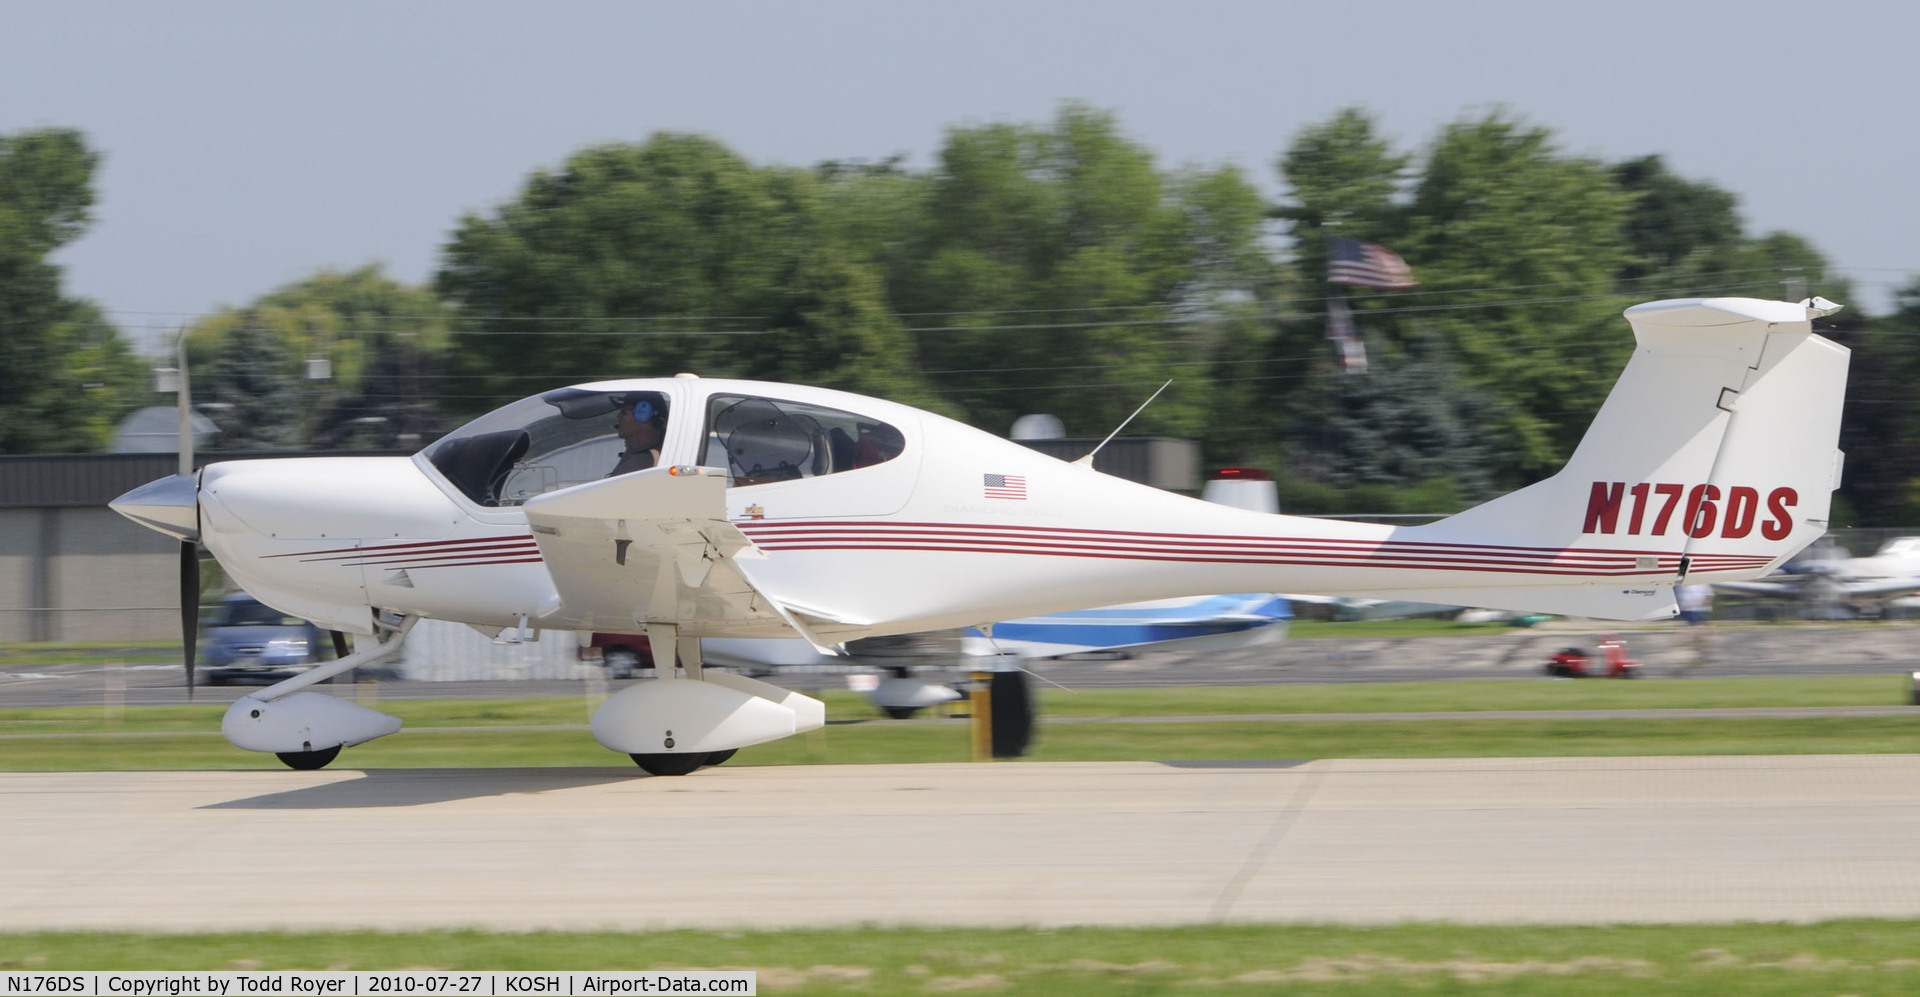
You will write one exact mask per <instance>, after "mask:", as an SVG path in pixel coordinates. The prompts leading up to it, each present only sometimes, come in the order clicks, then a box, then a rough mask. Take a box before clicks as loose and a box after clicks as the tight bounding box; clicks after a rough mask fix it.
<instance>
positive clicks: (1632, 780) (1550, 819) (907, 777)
mask: <svg viewBox="0 0 1920 997" xmlns="http://www.w3.org/2000/svg"><path fill="white" fill-rule="evenodd" d="M1916 840H1920V758H1915V757H1912V756H1899V755H1873V756H1811V757H1809V756H1796V757H1753V756H1743V757H1699V758H1694V757H1688V758H1572V759H1568V758H1531V759H1432V760H1328V761H1313V762H1286V761H1276V762H1266V763H1261V762H1251V763H1245V762H1243V763H1218V764H1207V763H1178V764H1157V763H1150V762H1127V763H997V764H983V765H913V766H904V765H865V766H801V767H764V768H730V767H727V766H722V767H719V768H716V769H709V770H706V771H703V772H701V773H699V774H697V775H694V776H690V777H686V778H680V779H668V778H645V777H641V776H638V775H636V774H635V773H634V771H633V770H632V769H631V768H606V769H598V768H595V769H522V770H512V769H508V770H503V769H471V770H431V771H429V770H409V771H367V772H359V771H353V770H342V771H333V770H328V771H322V772H312V773H302V772H290V771H289V772H168V773H131V772H112V773H5V774H0V841H4V842H5V844H6V852H7V861H5V862H4V863H0V930H7V931H25V930H47V929H69V928H73V929H77V928H132V929H147V930H160V931H199V930H227V929H235V930H238V929H249V930H250V929H265V928H276V927H278V928H292V929H323V928H352V927H372V928H386V929H405V928H421V927H427V926H475V927H482V928H490V929H501V930H527V929H539V928H555V929H573V930H578V929H589V928H621V929H662V928H677V927H709V928H779V927H795V926H822V925H862V924H921V925H1035V926H1049V925H1071V924H1106V925H1129V924H1187V923H1206V922H1234V921H1261V922H1266V921H1282V922H1288V921H1324V922H1342V923H1382V922H1393V921H1401V920H1407V919H1415V920H1446V921H1456V922H1467V923H1571V924H1599V923H1607V922H1686V921H1730V920H1763V921H1774V920H1784V921H1808V920H1815V919H1826V918H1839V917H1915V916H1920V850H1916V849H1915V848H1914V847H1913V842H1914V841H1916Z"/></svg>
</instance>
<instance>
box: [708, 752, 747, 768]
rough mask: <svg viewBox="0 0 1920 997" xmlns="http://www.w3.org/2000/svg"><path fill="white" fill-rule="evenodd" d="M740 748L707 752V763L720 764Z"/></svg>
mask: <svg viewBox="0 0 1920 997" xmlns="http://www.w3.org/2000/svg"><path fill="white" fill-rule="evenodd" d="M739 750H740V749H739V748H728V749H727V750H725V751H709V752H707V764H708V765H718V764H720V763H721V762H724V761H726V760H727V759H729V758H732V757H733V756H734V754H735V753H736V752H738V751H739Z"/></svg>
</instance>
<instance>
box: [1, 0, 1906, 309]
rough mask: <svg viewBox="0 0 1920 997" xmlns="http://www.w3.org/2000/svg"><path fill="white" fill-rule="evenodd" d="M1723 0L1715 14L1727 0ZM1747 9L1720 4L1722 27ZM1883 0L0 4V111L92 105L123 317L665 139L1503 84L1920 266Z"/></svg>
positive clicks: (1432, 109)
mask: <svg viewBox="0 0 1920 997" xmlns="http://www.w3.org/2000/svg"><path fill="white" fill-rule="evenodd" d="M1736 11H1737V14H1735V13H1732V12H1736ZM1734 17H1737V20H1732V19H1731V18H1734ZM1916 29H1920V7H1909V6H1907V5H1904V4H1887V3H1881V4H1864V3H1849V2H1841V3H1830V4H1825V5H1806V4H1788V3H1784V2H1777V0H1755V2H1751V3H1747V4H1740V5H1734V4H1726V3H1719V4H1691V3H1684V2H1675V3H1659V4H1654V3H1635V2H1626V3H1610V4H1585V5H1579V6H1578V7H1577V8H1575V7H1573V6H1571V5H1560V4H1541V3H1537V2H1535V3H1445V4H1432V3H1397V2H1393V0H1376V2H1373V3H1368V4H1348V5H1330V4H1294V3H1247V2H1206V0H1188V2H1184V3H1159V2H1153V3H1149V2H1124V0H1121V2H1113V3H1100V4H1094V3H1043V2H1032V0H1029V2H1014V3H1008V2H999V0H985V2H969V3H965V4H938V5H936V4H925V3H912V2H893V3H871V2H855V0H812V2H809V3H804V4H803V3H777V4H776V3H724V2H717V3H708V4H687V3H608V2H550V3H541V4H531V3H529V4H514V3H502V2H494V0H467V2H460V3H446V2H440V3H436V2H417V0H416V2H398V0H390V2H384V3H365V2H326V3H317V2H305V3H293V2H289V3H230V2H184V0H176V2H153V3H122V2H89V0H69V2H58V3H56V2H43V0H9V2H7V3H5V4H0V132H12V131H17V130H19V129H22V128H28V127H35V126H45V125H62V126H72V127H77V128H80V129H83V130H84V131H85V132H86V133H87V135H88V137H89V139H90V141H91V142H92V143H93V144H94V146H95V147H96V148H98V149H99V150H101V151H102V152H103V153H104V155H105V163H104V165H103V168H102V171H101V173H100V175H99V177H98V191H99V195H100V199H99V203H98V205H97V210H96V216H97V221H96V223H95V225H94V227H93V228H92V229H91V230H90V231H89V232H88V234H87V235H86V236H85V237H84V238H83V239H82V240H81V241H79V242H78V243H76V244H74V245H73V246H71V247H69V248H68V249H66V250H64V251H63V252H62V253H61V255H60V257H59V259H60V261H61V262H62V263H64V264H65V265H66V267H67V268H68V270H67V275H68V287H69V289H70V291H71V292H73V293H76V294H80V295H84V296H87V297H91V298H94V299H95V300H98V301H100V302H101V303H102V304H103V305H105V306H106V307H107V308H108V309H109V310H110V311H111V312H112V313H113V315H114V318H115V319H116V321H118V322H119V323H120V324H121V326H122V327H123V328H125V329H127V330H128V331H130V332H133V333H135V334H142V333H144V332H146V331H148V330H149V329H154V330H157V329H163V328H171V327H172V326H173V325H175V324H177V323H179V322H181V321H183V320H190V319H191V317H192V316H194V315H197V314H201V313H204V312H207V311H209V310H211V309H212V308H214V307H216V306H218V305H220V304H242V303H245V302H246V301H248V300H251V299H252V298H253V297H255V296H256V295H259V294H261V293H263V292H265V291H267V290H270V289H271V288H273V287H276V286H278V285H280V284H283V283H286V282H288V281H292V280H297V279H299V278H301V277H304V276H306V275H308V274H310V273H312V272H313V271H315V270H316V269H319V268H322V267H334V268H346V267H353V266H357V265H360V264H363V263H367V262H370V261H381V262H384V263H385V264H386V265H387V267H388V270H389V272H390V273H392V274H393V275H394V276H396V277H398V278H400V279H402V280H406V281H422V280H425V279H427V278H428V277H429V275H430V274H431V273H432V271H433V268H434V266H435V264H436V260H437V257H438V253H439V249H440V246H441V245H442V244H443V243H444V241H445V239H446V237H447V234H448V232H449V230H450V229H451V228H452V227H453V225H454V224H455V223H456V221H457V220H458V218H459V217H460V215H461V214H462V213H463V212H470V211H481V212H485V211H488V210H491V209H492V208H493V207H494V206H495V205H497V204H499V203H500V202H502V201H504V200H506V199H508V198H510V197H511V196H513V194H514V193H515V191H516V190H517V188H518V186H519V184H520V183H521V181H522V180H523V179H524V178H525V177H526V175H527V174H528V173H529V172H530V171H531V170H533V169H536V168H539V167H542V166H553V165H555V164H558V163H559V162H561V161H562V160H563V159H564V158H565V157H566V156H567V154H568V153H569V152H571V151H573V150H574V149H577V148H579V147H580V146H582V145H585V144H588V143H593V142H603V141H637V140H641V139H644V138H645V137H646V136H647V135H648V134H650V133H652V132H654V131H656V130H660V129H675V130H691V131H698V132H703V133H706V134H709V135H712V136H714V137H716V138H718V139H720V140H721V141H723V142H725V143H726V144H728V145H729V146H731V147H732V148H734V149H735V150H737V151H739V152H740V153H742V154H743V155H745V156H747V157H749V158H751V159H753V160H755V161H759V162H781V163H787V164H791V165H809V164H812V163H815V162H818V161H820V160H823V159H828V158H872V159H877V158H882V157H885V156H889V155H893V154H895V153H904V154H906V155H907V156H908V160H909V162H910V163H913V164H916V165H925V164H926V163H927V162H928V160H929V158H930V156H931V154H932V152H933V151H934V150H935V149H937V148H938V146H939V144H940V141H941V136H942V133H943V130H944V129H946V128H947V127H949V126H952V125H955V124H961V123H967V122H981V121H992V120H1012V121H1030V122H1032V121H1044V120H1047V119H1048V118H1050V117H1051V116H1052V114H1053V113H1054V110H1055V109H1056V108H1057V106H1058V105H1059V103H1060V102H1061V101H1063V100H1069V99H1074V100H1083V101H1086V102H1089V103H1091V104H1093V105H1095V106H1098V107H1102V108H1107V109H1110V110H1113V111H1115V112H1117V113H1118V114H1119V115H1120V119H1121V122H1122V124H1123V126H1124V127H1125V128H1126V130H1127V132H1128V133H1129V134H1130V135H1131V136H1132V137H1133V138H1135V139H1136V140H1138V141H1140V142H1142V143H1144V144H1146V145H1147V146H1149V147H1151V148H1153V149H1154V150H1156V151H1157V153H1158V155H1159V156H1160V158H1161V161H1162V162H1163V163H1165V164H1170V165H1171V164H1179V163H1184V162H1199V163H1209V164H1211V163H1219V162H1223V161H1231V162H1236V163H1239V164H1241V165H1242V166H1243V167H1245V168H1246V170H1247V171H1248V173H1249V175H1250V176H1252V177H1253V178H1254V179H1255V180H1257V181H1258V182H1259V183H1260V184H1262V186H1264V187H1265V188H1266V189H1268V190H1269V192H1270V193H1273V194H1276V195H1277V194H1278V193H1279V188H1278V185H1277V183H1276V181H1275V179H1274V174H1273V169H1272V162H1273V159H1274V157H1275V156H1276V154H1277V153H1279V152H1280V151H1281V150H1282V149H1283V148H1285V146H1286V144H1287V142H1288V141H1289V139H1290V138H1291V137H1292V135H1293V134H1294V132H1295V131H1296V130H1297V129H1299V128H1300V127H1301V126H1302V125H1305V124H1309V123H1313V122H1317V121H1321V120H1324V119H1325V118H1326V117H1328V116H1329V115H1330V114H1332V113H1333V112H1334V111H1336V110H1338V109H1339V108H1341V107H1344V106H1348V105H1355V104H1358V105H1363V106H1365V107H1367V108H1369V109H1370V110H1372V111H1373V112H1374V113H1375V114H1376V115H1377V117H1378V119H1379V120H1380V121H1381V123H1382V125H1383V127H1384V130H1385V131H1386V133H1387V134H1388V135H1390V136H1392V137H1393V138H1394V140H1395V141H1397V142H1398V143H1400V144H1401V145H1402V146H1403V147H1409V148H1418V147H1419V146H1421V145H1423V144H1424V143H1426V142H1427V140H1428V139H1430V138H1431V137H1432V136H1433V134H1434V133H1435V131H1436V129H1437V128H1438V127H1440V126H1441V125H1443V124H1444V123H1446V122H1449V121H1452V120H1455V119H1457V118H1459V117H1461V116H1462V115H1464V114H1475V113H1482V112H1484V111H1485V110H1486V109H1487V108H1489V107H1492V106H1495V105H1504V106H1506V107H1508V108H1510V109H1511V110H1512V111H1514V112H1517V113H1518V114H1520V115H1522V116H1524V117H1525V118H1526V119H1527V120H1530V121H1532V122H1535V123H1538V124H1542V125H1546V126H1549V127H1551V128H1553V129H1555V130H1556V131H1557V132H1558V133H1559V135H1560V139H1561V144H1562V147H1563V148H1564V149H1565V150H1566V151H1569V152H1574V153H1582V154H1591V155H1595V156H1600V157H1605V158H1608V159H1618V158H1625V157H1628V156H1636V155H1642V154H1646V153H1660V154H1661V155H1663V156H1665V157H1666V158H1667V160H1668V162H1669V164H1670V166H1672V167H1673V168H1674V169H1675V170H1677V171H1678V172H1680V173H1681V174H1683V175H1686V176H1690V177H1695V178H1701V179H1707V180H1711V181H1713V182H1714V183H1717V184H1719V185H1721V186H1723V187H1725V188H1727V189H1728V190H1731V191H1733V192H1734V193H1736V194H1737V195H1739V197H1740V199H1741V205H1742V212H1743V215H1744V217H1745V218H1746V220H1747V223H1748V227H1749V229H1750V230H1752V231H1756V232H1760V231H1767V230H1772V229H1787V230H1790V231H1794V232H1798V233H1800V234H1803V235H1805V236H1807V237H1809V238H1811V239H1812V240H1813V241H1814V243H1815V244H1816V245H1817V246H1818V247H1819V248H1820V249H1821V250H1822V251H1823V252H1825V253H1826V254H1827V256H1828V257H1829V258H1830V259H1832V260H1833V261H1834V262H1835V263H1836V264H1837V265H1838V266H1839V267H1841V268H1843V270H1844V271H1845V273H1846V274H1847V275H1848V276H1850V277H1852V278H1853V279H1854V280H1855V281H1856V282H1857V284H1858V285H1859V286H1860V288H1861V290H1862V292H1863V293H1862V294H1861V295H1860V297H1861V299H1862V300H1861V301H1859V302H1856V303H1855V304H1857V305H1861V306H1865V307H1867V308H1869V309H1872V310H1883V309H1884V308H1885V307H1886V300H1887V299H1886V295H1887V292H1888V290H1889V289H1890V288H1891V287H1892V286H1893V285H1895V284H1899V283H1902V282H1904V280H1905V279H1906V276H1907V275H1908V274H1910V273H1914V272H1920V227H1917V226H1916V225H1915V221H1916V219H1915V214H1916V211H1915V208H1914V203H1915V199H1914V195H1913V189H1912V186H1913V185H1912V180H1911V177H1912V175H1913V173H1914V170H1915V161H1916V158H1917V157H1916V145H1920V133H1917V132H1916V130H1915V128H1914V126H1913V102H1914V99H1915V97H1916V96H1920V87H1916V85H1915V83H1916V79H1915V77H1916V73H1915V71H1914V70H1913V68H1912V65H1913V64H1914V63H1913V53H1912V51H1911V46H1912V44H1913V40H1914V39H1915V38H1916V37H1920V30H1916Z"/></svg>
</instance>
